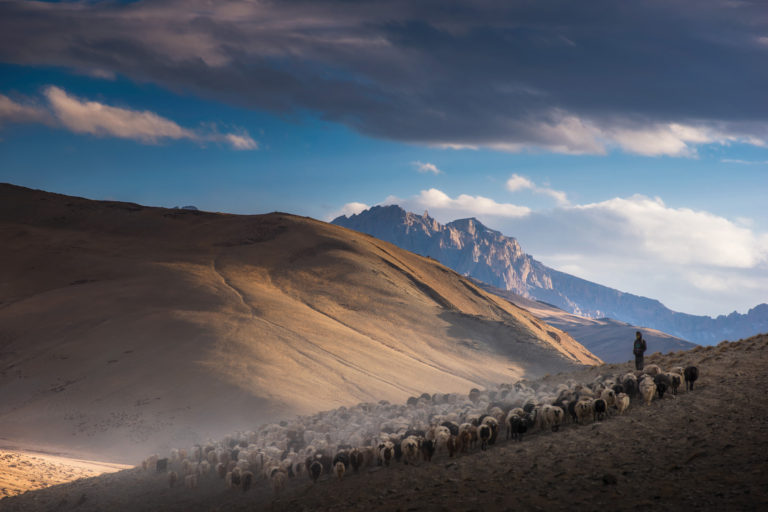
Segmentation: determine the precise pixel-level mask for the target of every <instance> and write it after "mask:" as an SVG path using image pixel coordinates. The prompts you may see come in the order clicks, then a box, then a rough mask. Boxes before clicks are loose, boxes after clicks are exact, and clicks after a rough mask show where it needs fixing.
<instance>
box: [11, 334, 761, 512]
mask: <svg viewBox="0 0 768 512" xmlns="http://www.w3.org/2000/svg"><path fill="white" fill-rule="evenodd" d="M646 360H647V364H649V363H656V364H659V365H661V366H662V367H663V368H664V367H671V366H687V365H695V366H698V367H699V369H700V372H701V376H700V380H699V381H698V382H697V384H696V389H695V390H694V391H693V392H689V393H685V392H682V393H680V394H678V395H677V396H676V397H675V396H672V395H667V396H665V397H664V399H662V400H658V399H656V400H654V401H653V403H652V404H651V405H650V406H644V405H641V404H639V403H633V405H632V406H631V407H630V409H629V411H628V412H627V413H626V414H625V415H624V416H615V415H614V416H612V417H610V418H609V419H607V420H605V421H603V422H598V423H591V424H586V425H567V426H565V427H563V428H562V429H561V431H560V432H554V433H553V432H537V433H532V434H531V435H529V436H527V437H526V438H525V439H524V441H523V442H520V443H516V442H507V441H501V442H499V443H498V444H496V445H495V446H492V447H490V449H489V450H488V451H486V452H481V451H479V450H477V451H474V452H472V453H469V454H466V455H462V456H459V457H457V458H453V459H451V458H448V456H447V455H446V454H440V455H438V456H437V457H436V458H435V459H434V460H433V462H432V463H421V464H420V465H418V466H405V465H403V464H394V465H393V466H392V467H389V468H379V467H373V468H368V469H367V470H365V471H362V472H361V473H360V474H348V475H347V477H346V478H344V480H343V481H338V480H337V479H335V478H332V477H331V476H325V477H323V478H321V480H320V481H319V482H318V483H317V484H315V485H312V484H311V483H310V482H309V481H308V480H304V479H301V480H300V481H297V480H293V481H290V482H289V485H288V486H287V487H286V489H284V490H283V491H282V492H281V493H280V495H278V496H275V495H274V494H273V492H272V491H271V489H270V488H269V487H268V486H267V483H266V482H259V484H258V485H257V486H256V487H255V488H254V489H252V490H250V491H248V492H247V493H242V492H240V491H228V490H226V489H224V485H223V482H222V481H221V480H218V479H215V478H211V479H210V480H208V481H205V482H203V483H202V485H201V486H200V487H199V488H198V489H184V488H183V487H182V486H177V487H176V488H173V489H170V488H168V485H167V478H166V476H165V475H155V474H150V473H146V472H144V471H142V470H140V469H130V470H126V471H121V472H118V473H111V474H105V475H101V476H98V477H95V478H87V479H80V480H77V481H74V482H70V483H66V484H62V485H54V486H52V487H48V488H45V489H41V490H31V491H29V492H26V493H24V494H22V495H19V496H15V497H8V498H4V499H2V500H0V510H2V511H6V510H7V511H24V512H26V511H37V510H41V511H43V510H44V511H48V510H77V511H102V510H109V511H110V512H120V511H126V512H127V511H134V510H136V511H160V510H163V511H182V510H183V511H209V510H210V511H214V510H221V511H223V510H227V511H229V510H233V511H246V510H331V509H335V510H361V511H362V510H392V511H396V510H402V511H408V510H413V511H415V510H468V511H469V510H478V511H479V510H483V511H487V510H520V509H522V510H611V511H614V510H649V509H651V508H653V510H654V511H658V510H683V509H685V510H761V509H762V510H765V509H766V508H765V507H768V398H767V397H766V393H765V388H764V386H763V385H762V384H763V383H764V380H765V379H764V376H765V373H766V370H768V335H761V336H756V337H754V338H750V339H749V340H744V341H739V342H735V343H727V342H724V343H721V344H720V345H718V346H713V347H697V348H696V349H694V350H692V351H687V352H676V353H672V354H667V355H660V354H654V355H652V356H650V357H648V358H646ZM629 369H630V364H629V363H624V364H613V365H604V366H602V367H596V368H588V369H583V370H580V371H578V372H575V373H572V374H567V375H566V374H559V375H552V376H548V377H545V379H549V380H561V379H565V378H568V377H574V378H576V379H578V380H582V381H588V380H591V379H592V378H594V377H595V376H596V375H597V374H599V373H612V372H624V371H627V370H629ZM0 461H2V462H0V463H1V464H3V466H2V467H0V474H5V472H6V470H7V463H6V461H5V459H0ZM41 474H42V473H41ZM41 478H42V481H45V478H47V477H41ZM55 483H57V482H56V481H55V480H50V481H48V484H55Z"/></svg>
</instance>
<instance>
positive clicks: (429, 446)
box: [419, 439, 435, 462]
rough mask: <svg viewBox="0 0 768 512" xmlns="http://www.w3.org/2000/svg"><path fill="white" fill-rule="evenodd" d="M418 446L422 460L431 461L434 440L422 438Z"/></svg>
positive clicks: (433, 452)
mask: <svg viewBox="0 0 768 512" xmlns="http://www.w3.org/2000/svg"><path fill="white" fill-rule="evenodd" d="M419 448H420V449H421V455H422V457H424V460H425V461H427V462H430V461H432V456H433V455H434V454H435V442H434V441H430V440H428V439H424V440H422V441H421V444H420V445H419Z"/></svg>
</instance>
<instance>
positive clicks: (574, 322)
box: [475, 281, 697, 363]
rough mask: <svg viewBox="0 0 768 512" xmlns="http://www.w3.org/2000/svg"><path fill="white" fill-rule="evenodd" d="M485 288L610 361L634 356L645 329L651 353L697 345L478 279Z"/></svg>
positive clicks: (685, 348) (614, 361) (478, 282)
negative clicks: (637, 335) (576, 311)
mask: <svg viewBox="0 0 768 512" xmlns="http://www.w3.org/2000/svg"><path fill="white" fill-rule="evenodd" d="M475 284H476V285H478V286H479V287H480V288H482V289H483V290H485V291H487V292H489V293H494V294H496V295H498V296H500V297H504V298H505V299H507V300H508V301H510V302H512V303H513V304H515V305H516V306H520V307H521V308H524V309H526V310H528V311H530V312H531V313H533V314H534V315H535V316H536V318H539V319H540V320H542V321H544V322H546V323H547V324H549V325H553V326H555V327H557V328H558V329H562V330H563V331H565V332H567V333H568V334H570V335H571V336H573V338H574V339H575V340H576V341H578V342H579V343H581V344H582V345H584V347H586V348H587V349H588V350H589V351H590V352H592V353H593V354H595V355H596V356H597V357H599V358H600V359H602V360H603V361H605V362H606V363H622V362H624V361H627V360H629V359H632V357H633V356H632V342H633V341H634V339H635V332H636V331H641V332H642V333H643V338H644V339H645V340H646V341H647V342H648V352H647V354H649V355H650V354H653V353H654V352H661V353H664V354H666V353H668V352H677V351H679V350H690V349H692V348H695V347H696V346H697V345H696V344H695V343H691V342H689V341H685V340H682V339H680V338H676V337H674V336H671V335H669V334H667V333H664V332H661V331H658V330H656V329H649V328H648V327H637V326H634V325H631V324H628V323H626V322H619V321H618V320H613V319H611V318H587V317H584V316H578V315H573V314H570V313H568V312H566V311H563V310H562V309H560V308H556V307H554V306H552V305H550V304H547V303H545V302H541V301H536V300H531V299H526V298H525V297H523V296H522V295H518V294H516V293H514V292H510V291H506V290H500V289H498V288H495V287H493V286H491V285H489V284H485V283H483V282H481V281H475Z"/></svg>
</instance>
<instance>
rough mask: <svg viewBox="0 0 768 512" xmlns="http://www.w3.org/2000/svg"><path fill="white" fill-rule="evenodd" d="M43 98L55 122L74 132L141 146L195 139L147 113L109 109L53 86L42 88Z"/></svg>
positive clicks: (195, 137) (162, 119) (190, 134)
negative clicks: (108, 137) (46, 100)
mask: <svg viewBox="0 0 768 512" xmlns="http://www.w3.org/2000/svg"><path fill="white" fill-rule="evenodd" d="M45 96H46V97H47V98H48V101H49V103H50V105H51V108H52V109H53V113H54V115H55V116H56V117H57V118H58V119H59V121H61V123H62V124H63V125H64V126H65V127H66V128H68V129H70V130H71V131H73V132H76V133H88V134H91V135H98V136H112V137H119V138H123V139H134V140H138V141H141V142H145V143H154V142H157V141H158V140H161V139H192V140H197V139H198V136H197V135H196V134H195V133H194V132H193V131H191V130H187V129H185V128H182V127H181V126H179V125H178V124H176V123H175V122H173V121H171V120H169V119H165V118H164V117H160V116H159V115H157V114H155V113H153V112H150V111H148V110H145V111H142V112H139V111H136V110H129V109H126V108H120V107H110V106H109V105H104V104H103V103H99V102H96V101H81V100H79V99H77V98H75V97H73V96H70V95H68V94H67V93H66V92H65V91H64V90H63V89H60V88H58V87H55V86H50V87H48V88H46V89H45Z"/></svg>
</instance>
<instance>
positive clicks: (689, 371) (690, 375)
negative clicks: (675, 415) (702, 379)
mask: <svg viewBox="0 0 768 512" xmlns="http://www.w3.org/2000/svg"><path fill="white" fill-rule="evenodd" d="M684 375H685V390H686V391H689V390H690V391H693V384H694V382H696V380H697V379H698V378H699V369H698V368H696V367H695V366H688V367H686V369H685V371H684Z"/></svg>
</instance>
